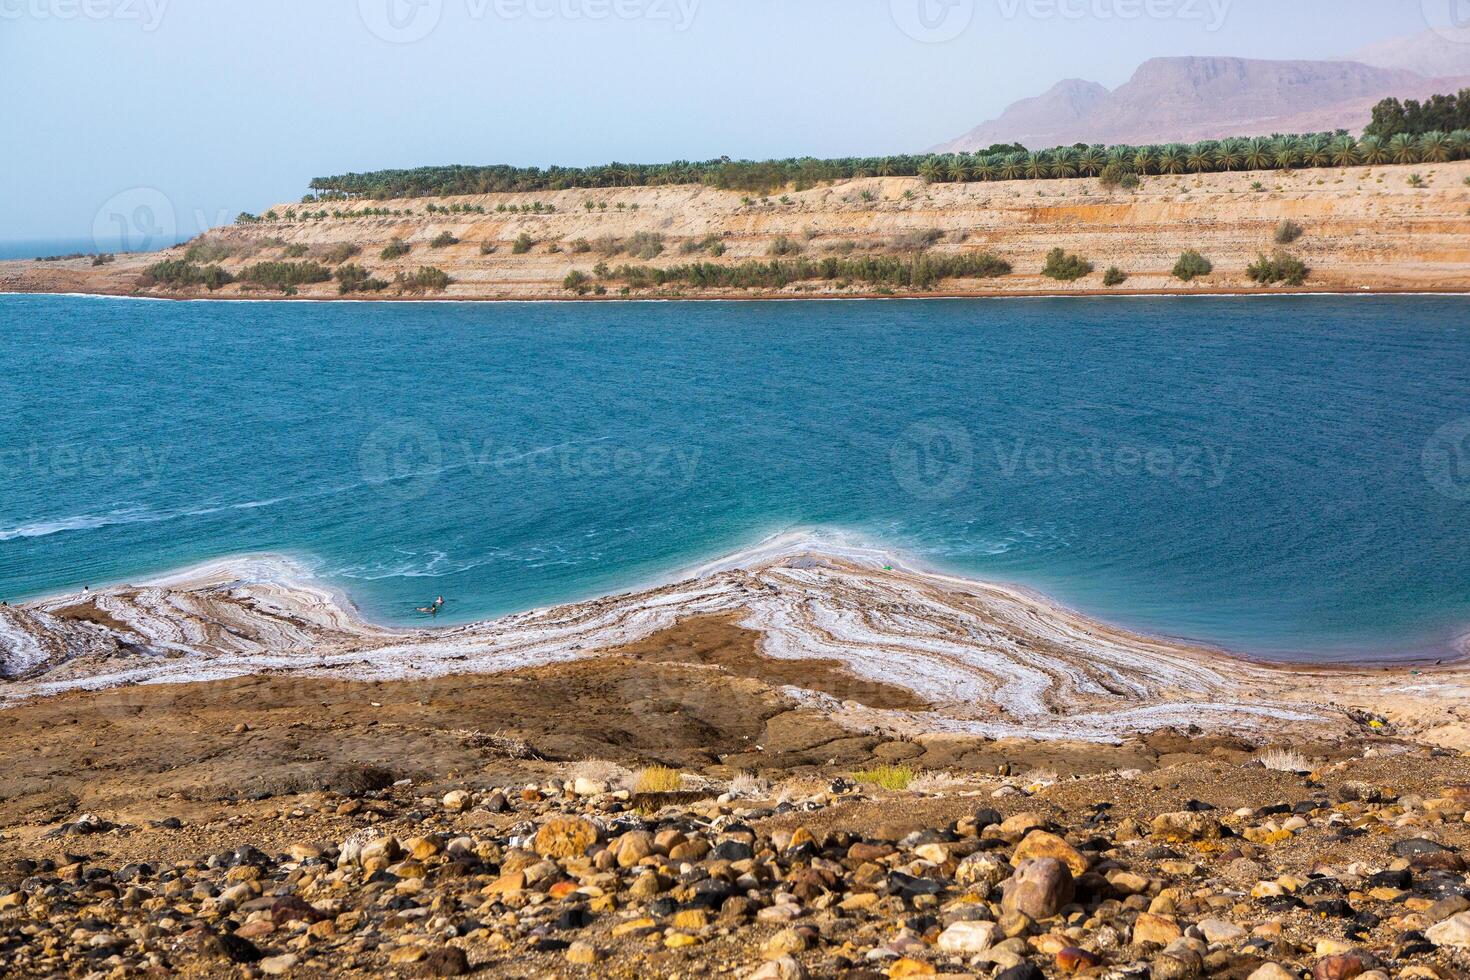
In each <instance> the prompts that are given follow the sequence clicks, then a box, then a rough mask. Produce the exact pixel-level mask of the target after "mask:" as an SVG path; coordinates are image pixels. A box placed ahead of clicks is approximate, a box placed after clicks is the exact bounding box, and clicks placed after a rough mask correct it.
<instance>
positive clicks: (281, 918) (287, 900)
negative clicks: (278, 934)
mask: <svg viewBox="0 0 1470 980" xmlns="http://www.w3.org/2000/svg"><path fill="white" fill-rule="evenodd" d="M330 918H331V916H329V915H327V914H325V913H323V912H318V911H317V910H316V909H315V908H313V907H312V906H311V905H308V904H307V903H306V902H305V901H303V900H302V899H300V898H298V897H296V896H295V895H287V896H285V897H284V898H278V899H276V901H275V902H274V904H272V905H271V921H273V922H275V924H276V925H278V926H279V925H283V924H285V923H287V922H295V921H297V920H300V921H302V922H321V921H323V920H324V919H330Z"/></svg>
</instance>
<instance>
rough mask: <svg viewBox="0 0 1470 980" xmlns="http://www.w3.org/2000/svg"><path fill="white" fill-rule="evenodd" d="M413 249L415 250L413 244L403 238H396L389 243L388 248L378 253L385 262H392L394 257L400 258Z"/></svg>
mask: <svg viewBox="0 0 1470 980" xmlns="http://www.w3.org/2000/svg"><path fill="white" fill-rule="evenodd" d="M411 251H413V246H412V245H410V244H408V242H405V241H404V240H403V239H401V238H395V239H393V240H392V241H390V242H389V243H388V245H387V247H386V248H384V249H383V250H382V251H381V252H379V253H378V257H379V258H380V259H382V260H383V261H384V262H392V261H393V260H394V259H400V258H402V257H403V256H405V255H407V254H408V253H409V252H411Z"/></svg>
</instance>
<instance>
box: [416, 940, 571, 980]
mask: <svg viewBox="0 0 1470 980" xmlns="http://www.w3.org/2000/svg"><path fill="white" fill-rule="evenodd" d="M551 941H552V942H555V941H556V940H551ZM569 945H571V944H570V943H562V944H561V947H560V948H562V949H565V948H566V947H567V946H569ZM419 969H420V971H422V973H423V974H424V976H429V977H462V976H465V975H467V974H468V973H469V972H470V958H469V957H468V956H466V955H465V952H464V950H462V949H460V948H459V947H458V946H440V947H439V948H438V949H431V950H429V955H428V956H425V957H424V958H423V959H422V960H420V961H419Z"/></svg>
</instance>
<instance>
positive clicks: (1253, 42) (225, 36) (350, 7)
mask: <svg viewBox="0 0 1470 980" xmlns="http://www.w3.org/2000/svg"><path fill="white" fill-rule="evenodd" d="M1455 2H1460V3H1464V2H1466V0H780V2H778V0H0V84H3V91H4V92H5V93H6V96H7V98H6V100H5V107H4V109H3V111H0V148H3V154H0V160H3V162H0V177H3V180H0V240H14V239H32V238H87V237H91V236H92V235H93V234H94V228H95V229H97V230H99V231H100V230H102V229H105V228H107V227H108V226H109V225H110V223H113V222H116V221H118V220H119V218H118V217H117V216H118V215H135V214H143V215H145V216H152V217H151V220H152V225H151V227H154V228H157V229H163V228H167V227H170V222H171V223H172V226H173V227H176V228H177V230H178V232H179V233H180V235H183V236H187V235H190V234H193V233H196V232H198V231H200V230H201V225H208V224H218V223H221V222H222V221H229V220H232V219H233V217H234V215H235V214H236V213H237V212H238V211H240V210H251V211H260V210H263V209H264V208H265V207H266V206H267V205H269V204H271V203H274V202H278V201H282V200H294V199H296V198H298V197H299V196H300V195H301V194H302V193H304V192H305V190H306V185H307V182H308V181H309V180H310V179H311V178H312V177H314V176H319V175H324V174H333V173H340V172H344V171H350V170H371V169H377V168H381V167H399V166H417V165H421V164H434V163H493V162H509V163H516V164H547V163H565V164H583V163H597V162H606V161H609V160H615V159H616V160H638V161H659V160H667V159H678V158H687V159H705V158H710V157H715V156H719V155H721V154H729V155H731V156H736V157H772V156H795V155H806V154H812V155H818V156H834V155H847V154H881V153H889V152H903V151H917V150H922V149H924V148H925V147H927V146H930V145H932V144H934V143H937V142H939V141H941V140H943V139H947V138H950V137H953V136H956V135H958V134H959V133H961V132H963V131H964V130H966V129H968V128H970V127H971V126H973V125H975V124H976V123H978V122H980V121H981V120H983V119H985V118H988V117H990V116H993V115H995V114H996V113H997V112H998V111H1000V110H1001V109H1002V108H1004V107H1005V106H1006V105H1007V104H1008V103H1010V102H1012V101H1014V100H1015V99H1018V98H1022V97H1025V96H1028V95H1033V94H1036V93H1038V92H1040V91H1042V90H1044V89H1046V88H1047V87H1049V86H1050V85H1052V84H1053V83H1054V82H1056V81H1058V80H1059V79H1061V78H1064V77H1082V78H1089V79H1093V80H1096V81H1099V82H1102V83H1104V84H1106V85H1110V86H1112V85H1116V84H1119V83H1121V82H1123V81H1125V80H1126V79H1127V77H1128V76H1129V75H1130V74H1131V73H1132V71H1133V69H1134V68H1135V67H1136V66H1137V64H1138V63H1139V62H1140V61H1142V60H1144V59H1145V58H1149V57H1152V56H1156V55H1181V54H1232V55H1244V56H1251V57H1270V58H1287V57H1291V58H1318V57H1333V56H1339V55H1342V54H1344V53H1346V52H1349V51H1351V50H1353V49H1355V48H1357V47H1359V46H1361V45H1363V44H1365V43H1368V42H1371V41H1374V40H1378V39H1380V38H1383V37H1387V36H1393V35H1400V34H1409V33H1416V32H1418V31H1422V30H1424V29H1425V25H1426V10H1429V11H1430V14H1429V15H1428V16H1429V17H1430V18H1433V17H1434V16H1435V11H1436V10H1437V7H1439V6H1447V5H1449V4H1452V3H1455ZM139 208H142V209H144V210H143V211H139V210H138V209H139ZM169 211H172V216H170V215H169V213H168V212H169ZM122 220H125V221H131V220H133V219H132V218H127V219H122ZM146 220H148V219H146V218H145V222H146Z"/></svg>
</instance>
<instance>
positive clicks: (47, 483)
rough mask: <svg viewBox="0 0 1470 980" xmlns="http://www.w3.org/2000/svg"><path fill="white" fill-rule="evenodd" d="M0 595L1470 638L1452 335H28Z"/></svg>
mask: <svg viewBox="0 0 1470 980" xmlns="http://www.w3.org/2000/svg"><path fill="white" fill-rule="evenodd" d="M0 419H3V420H4V421H3V424H0V597H4V598H8V599H11V600H17V599H23V598H26V597H35V596H40V595H45V594H51V593H56V592H59V591H63V590H71V589H75V588H79V587H80V586H82V585H84V584H92V585H97V584H101V583H106V582H114V581H123V580H133V579H136V578H140V577H142V576H145V575H150V574H159V573H163V572H166V571H170V570H174V569H177V568H180V567H184V566H187V565H190V564H194V563H197V562H200V561H202V560H206V559H211V558H218V557H225V556H230V555H236V554H242V553H260V552H276V553H284V554H288V555H292V556H296V557H297V558H299V559H300V560H301V561H303V562H305V563H306V564H307V565H308V566H309V567H310V568H312V569H313V570H314V573H315V574H316V575H318V576H319V577H321V578H323V579H325V580H328V581H330V582H332V583H334V584H337V585H339V586H341V587H342V588H343V589H345V591H346V592H347V593H348V594H349V595H350V596H351V597H352V598H353V599H354V600H356V602H357V603H358V604H359V605H360V606H361V607H362V608H363V610H364V612H365V613H366V614H367V615H369V616H371V617H374V618H376V619H380V620H384V621H388V622H394V623H408V622H416V621H417V620H416V618H415V616H414V612H413V610H414V607H415V606H418V605H421V604H423V603H424V602H425V601H427V600H429V599H432V598H433V597H434V596H435V595H438V594H443V595H445V596H446V597H448V598H449V600H450V603H449V606H448V607H447V612H446V615H445V616H443V617H441V618H440V623H441V624H442V623H445V622H454V621H468V620H472V619H477V618H481V617H486V616H491V615H496V614H502V613H507V612H511V611H515V610H521V609H526V608H531V607H535V606H539V605H544V604H547V603H552V602H557V601H563V600H570V599H579V598H585V597H588V596H591V595H595V594H600V593H604V592H609V591H614V590H619V589H625V588H630V587H633V586H636V585H640V584H643V583H646V582H649V581H651V580H654V579H656V578H658V577H660V576H663V575H667V574H669V573H671V572H673V571H675V570H678V569H681V568H687V567H689V566H691V565H694V564H697V563H699V562H702V561H705V560H709V559H713V558H716V557H719V556H720V555H723V554H726V553H729V552H733V551H737V550H740V549H742V548H745V547H749V546H751V545H752V544H754V543H756V542H758V541H759V540H761V539H762V538H764V537H766V536H768V535H771V534H775V533H779V532H783V531H788V530H791V529H810V530H812V531H814V532H815V533H817V534H819V535H831V536H834V537H841V538H842V539H843V540H848V541H852V540H856V541H862V542H868V543H872V544H875V545H880V546H885V547H888V548H891V549H894V550H896V551H897V552H900V553H903V554H906V555H909V556H911V557H912V558H914V559H915V560H916V561H918V562H919V563H922V564H925V565H928V566H933V567H937V568H942V569H946V570H950V571H954V572H957V573H961V574H964V575H969V576H973V577H977V578H984V579H991V580H999V581H1007V582H1014V583H1019V584H1023V585H1026V586H1030V587H1033V588H1035V589H1037V590H1039V591H1042V592H1044V593H1047V594H1049V595H1052V596H1054V597H1056V598H1058V599H1060V600H1061V601H1063V602H1065V603H1067V604H1069V605H1072V606H1075V607H1077V608H1079V609H1081V610H1083V611H1085V612H1087V613H1090V614H1093V615H1096V616H1099V617H1101V618H1104V619H1107V620H1110V621H1114V622H1118V623H1121V624H1124V625H1127V626H1131V627H1135V628H1139V629H1143V630H1147V631H1151V632H1157V633H1164V634H1169V635H1174V636H1181V637H1187V638H1190V639H1194V640H1199V641H1204V642H1209V643H1214V644H1218V645H1220V646H1223V647H1225V648H1228V649H1232V650H1237V651H1241V652H1248V653H1254V654H1259V655H1265V656H1311V657H1315V658H1321V659H1329V660H1331V659H1347V658H1353V657H1386V656H1408V655H1424V654H1437V653H1442V652H1444V651H1445V650H1447V649H1448V648H1449V646H1450V644H1451V643H1452V641H1454V640H1455V639H1456V638H1457V637H1458V636H1459V635H1461V634H1462V633H1463V632H1465V630H1466V628H1467V626H1470V302H1467V301H1466V300H1465V299H1463V298H1454V297H1372V298H1369V297H1282V298H1272V299H1259V298H1253V299H1239V298H1194V299H1187V300H1186V299H1162V298H1160V299H1122V298H1119V299H1033V300H1006V301H984V300H982V301H949V300H935V301H925V302H901V301H890V302H871V303H840V302H799V303H742V304H733V303H662V304H660V303H636V304H591V305H589V304H488V305H487V304H475V305H472V304H457V303H451V304H431V303H422V304H420V303H415V304H390V303H383V304H371V303H357V304H336V303H328V304H322V303H213V302H197V303H169V302H148V301H129V300H111V299H97V298H76V297H30V296H10V297H0Z"/></svg>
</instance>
